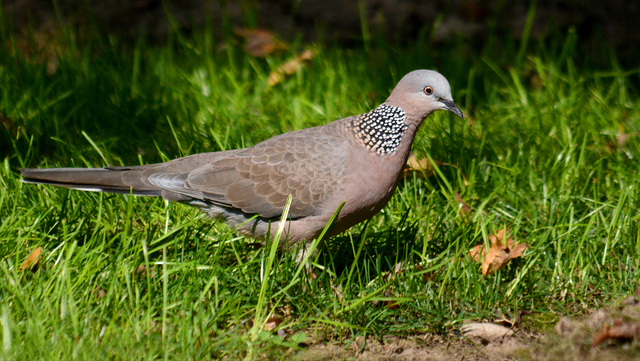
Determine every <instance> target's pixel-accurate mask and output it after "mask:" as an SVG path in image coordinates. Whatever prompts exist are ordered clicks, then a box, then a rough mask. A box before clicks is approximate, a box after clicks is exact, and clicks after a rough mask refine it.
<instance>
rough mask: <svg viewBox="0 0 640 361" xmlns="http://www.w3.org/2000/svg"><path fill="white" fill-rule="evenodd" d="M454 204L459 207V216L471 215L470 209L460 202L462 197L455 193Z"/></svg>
mask: <svg viewBox="0 0 640 361" xmlns="http://www.w3.org/2000/svg"><path fill="white" fill-rule="evenodd" d="M456 202H458V204H459V205H460V210H459V212H460V215H463V216H470V215H471V213H473V210H472V209H471V207H469V205H468V204H466V203H465V202H464V201H463V200H462V196H460V193H458V192H456Z"/></svg>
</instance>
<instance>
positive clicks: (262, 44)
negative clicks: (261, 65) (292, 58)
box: [233, 28, 287, 57]
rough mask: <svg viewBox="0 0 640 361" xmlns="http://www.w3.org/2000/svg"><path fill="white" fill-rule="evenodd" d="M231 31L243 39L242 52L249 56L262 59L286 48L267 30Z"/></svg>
mask: <svg viewBox="0 0 640 361" xmlns="http://www.w3.org/2000/svg"><path fill="white" fill-rule="evenodd" d="M233 31H234V32H235V33H236V34H237V35H239V36H242V37H243V38H244V39H245V41H246V43H245V45H244V50H245V51H246V52H247V53H249V55H251V56H255V57H263V56H266V55H267V54H271V53H273V52H276V51H279V50H283V49H286V48H287V46H286V44H285V43H284V42H282V41H280V40H278V39H276V37H275V36H274V35H273V33H271V32H270V31H269V30H265V29H242V28H236V29H234V30H233Z"/></svg>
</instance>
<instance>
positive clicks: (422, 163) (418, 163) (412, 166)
mask: <svg viewBox="0 0 640 361" xmlns="http://www.w3.org/2000/svg"><path fill="white" fill-rule="evenodd" d="M433 162H434V163H435V164H436V165H437V166H438V167H439V166H441V165H449V164H448V163H444V162H442V161H441V160H437V159H434V160H433ZM435 169H436V168H435V167H434V166H433V163H431V162H430V161H429V159H427V158H422V159H418V158H416V155H415V154H413V152H411V154H409V159H407V165H406V166H405V168H404V171H403V175H404V177H409V176H411V174H413V173H416V175H417V176H418V177H422V178H425V177H426V178H428V177H431V176H432V175H433V174H434V173H435Z"/></svg>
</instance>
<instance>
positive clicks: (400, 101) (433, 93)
mask: <svg viewBox="0 0 640 361" xmlns="http://www.w3.org/2000/svg"><path fill="white" fill-rule="evenodd" d="M385 103H387V104H388V105H392V106H396V107H400V108H402V109H404V111H405V112H406V113H407V122H408V123H416V124H417V125H419V124H420V123H421V122H422V121H423V120H424V119H425V118H426V117H428V116H429V115H430V114H431V113H433V112H435V111H436V110H439V109H445V110H448V111H450V112H452V113H453V114H455V115H457V116H459V117H460V118H462V111H461V110H460V108H458V106H457V105H456V104H455V103H454V102H453V98H452V97H451V87H450V86H449V82H448V81H447V79H446V78H445V77H444V76H442V74H440V73H438V72H436V71H433V70H414V71H412V72H410V73H409V74H407V75H405V76H404V77H403V78H402V79H401V80H400V82H399V83H398V85H396V87H395V89H393V92H391V95H390V96H389V98H388V99H387V101H386V102H385Z"/></svg>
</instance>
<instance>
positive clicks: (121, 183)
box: [20, 167, 162, 196]
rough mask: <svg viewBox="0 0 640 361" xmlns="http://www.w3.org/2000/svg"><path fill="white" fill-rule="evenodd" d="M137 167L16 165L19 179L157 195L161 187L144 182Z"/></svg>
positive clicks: (60, 185) (88, 189)
mask: <svg viewBox="0 0 640 361" xmlns="http://www.w3.org/2000/svg"><path fill="white" fill-rule="evenodd" d="M136 168H137V167H107V168H48V169H35V168H29V169H20V171H21V172H22V177H23V178H22V182H24V183H39V184H50V185H54V186H58V187H65V188H71V189H77V190H82V191H91V192H108V193H120V194H133V195H136V196H161V193H162V190H161V189H160V188H158V187H155V186H153V185H151V184H150V183H149V182H145V181H144V180H143V179H144V177H141V175H142V171H143V169H140V170H138V169H136Z"/></svg>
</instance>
